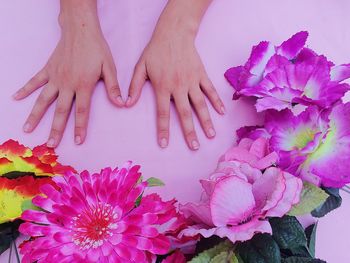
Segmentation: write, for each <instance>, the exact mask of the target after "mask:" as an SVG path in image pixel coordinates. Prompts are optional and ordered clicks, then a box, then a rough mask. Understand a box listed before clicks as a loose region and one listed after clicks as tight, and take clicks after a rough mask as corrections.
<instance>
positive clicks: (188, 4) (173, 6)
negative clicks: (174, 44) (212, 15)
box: [154, 0, 212, 40]
mask: <svg viewBox="0 0 350 263" xmlns="http://www.w3.org/2000/svg"><path fill="white" fill-rule="evenodd" d="M211 1H212V0H168V3H167V5H166V7H165V8H164V10H163V12H162V14H161V16H160V17H159V20H158V23H157V26H156V29H155V31H154V35H155V36H157V35H169V34H170V35H174V36H181V37H182V38H185V39H189V40H194V39H195V37H196V35H197V32H198V29H199V26H200V23H201V20H202V17H203V15H204V13H205V12H206V10H207V8H208V7H209V5H210V3H211Z"/></svg>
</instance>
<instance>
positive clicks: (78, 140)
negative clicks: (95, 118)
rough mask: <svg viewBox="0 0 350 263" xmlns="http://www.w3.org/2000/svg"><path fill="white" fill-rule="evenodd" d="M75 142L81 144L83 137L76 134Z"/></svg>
mask: <svg viewBox="0 0 350 263" xmlns="http://www.w3.org/2000/svg"><path fill="white" fill-rule="evenodd" d="M75 144H77V145H78V144H81V137H80V136H75Z"/></svg>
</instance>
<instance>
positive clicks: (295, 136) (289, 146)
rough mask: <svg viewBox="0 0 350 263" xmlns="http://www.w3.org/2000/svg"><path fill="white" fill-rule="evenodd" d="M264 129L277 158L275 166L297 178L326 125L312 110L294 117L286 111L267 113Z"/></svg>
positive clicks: (320, 138)
mask: <svg viewBox="0 0 350 263" xmlns="http://www.w3.org/2000/svg"><path fill="white" fill-rule="evenodd" d="M265 128H266V130H267V131H268V132H269V133H270V136H271V138H270V148H271V150H272V151H275V152H277V153H278V155H279V161H278V166H279V167H281V168H282V169H284V170H285V171H288V172H290V173H292V174H295V175H299V172H298V170H299V168H300V165H301V164H302V163H304V162H305V160H306V159H307V157H308V155H309V154H311V153H312V152H313V151H315V150H316V148H317V147H318V146H319V144H320V143H321V140H322V137H323V136H324V135H325V132H326V130H327V124H326V123H324V122H323V120H322V119H321V118H320V111H319V110H318V109H317V108H316V107H308V108H307V109H306V110H305V111H303V112H302V113H301V114H299V115H297V116H295V115H294V114H293V113H292V112H291V111H290V110H283V111H281V112H277V111H268V112H267V114H266V120H265Z"/></svg>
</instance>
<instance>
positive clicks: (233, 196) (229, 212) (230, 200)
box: [210, 176, 255, 226]
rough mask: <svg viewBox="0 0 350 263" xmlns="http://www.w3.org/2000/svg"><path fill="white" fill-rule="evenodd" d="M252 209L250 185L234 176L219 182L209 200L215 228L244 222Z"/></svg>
mask: <svg viewBox="0 0 350 263" xmlns="http://www.w3.org/2000/svg"><path fill="white" fill-rule="evenodd" d="M254 207H255V200H254V196H253V193H252V185H251V184H249V183H247V182H245V181H244V180H242V179H240V178H238V177H234V176H232V177H228V178H225V179H222V180H221V181H219V182H218V183H217V184H216V187H215V190H214V192H213V195H212V197H211V200H210V210H211V214H212V219H213V223H214V225H216V226H226V225H227V224H234V223H237V222H241V221H244V220H246V218H247V217H249V216H250V215H251V213H252V210H253V209H254Z"/></svg>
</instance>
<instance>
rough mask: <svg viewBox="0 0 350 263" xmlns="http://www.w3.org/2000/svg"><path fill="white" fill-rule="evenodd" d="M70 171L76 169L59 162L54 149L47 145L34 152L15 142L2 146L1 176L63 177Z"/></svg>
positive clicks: (0, 155)
mask: <svg viewBox="0 0 350 263" xmlns="http://www.w3.org/2000/svg"><path fill="white" fill-rule="evenodd" d="M68 171H74V169H73V168H72V167H70V166H63V165H61V164H60V163H59V162H57V155H56V154H55V151H54V149H52V148H48V147H46V146H45V145H41V146H37V147H35V148H34V149H33V150H31V149H30V148H28V147H25V146H23V145H21V144H19V143H18V142H17V141H14V140H8V141H6V142H5V143H3V144H2V145H0V175H4V174H7V173H10V172H24V173H33V174H35V175H37V176H53V175H63V174H64V173H65V172H68Z"/></svg>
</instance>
